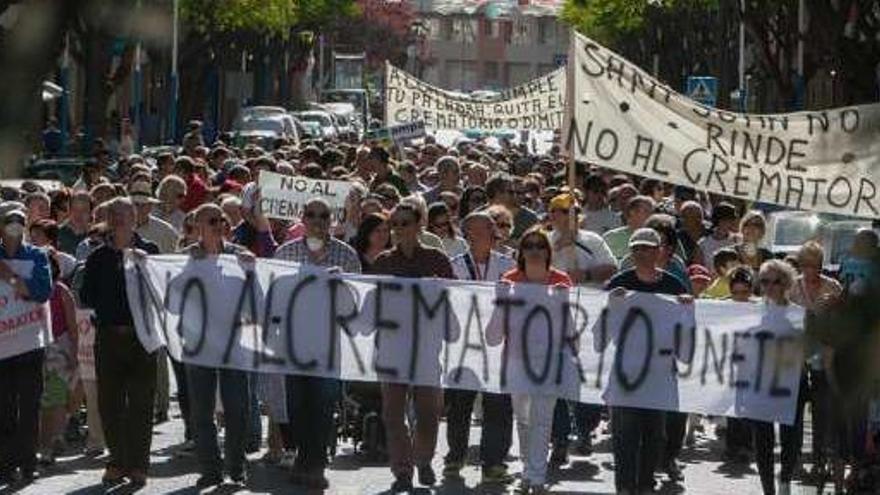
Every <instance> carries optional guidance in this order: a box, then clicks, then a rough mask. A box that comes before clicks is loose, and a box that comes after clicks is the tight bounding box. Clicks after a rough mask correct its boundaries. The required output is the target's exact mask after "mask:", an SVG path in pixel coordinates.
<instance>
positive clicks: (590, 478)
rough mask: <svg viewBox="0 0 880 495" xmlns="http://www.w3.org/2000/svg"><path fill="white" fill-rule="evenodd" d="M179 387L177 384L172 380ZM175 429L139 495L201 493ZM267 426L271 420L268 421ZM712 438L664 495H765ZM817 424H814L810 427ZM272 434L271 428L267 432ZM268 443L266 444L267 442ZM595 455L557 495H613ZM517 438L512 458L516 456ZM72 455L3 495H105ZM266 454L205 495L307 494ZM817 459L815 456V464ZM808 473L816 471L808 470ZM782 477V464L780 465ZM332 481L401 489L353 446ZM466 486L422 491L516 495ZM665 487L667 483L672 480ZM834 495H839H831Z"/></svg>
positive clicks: (602, 456) (603, 441)
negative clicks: (244, 476)
mask: <svg viewBox="0 0 880 495" xmlns="http://www.w3.org/2000/svg"><path fill="white" fill-rule="evenodd" d="M172 387H173V378H172ZM171 416H172V419H171V421H169V422H167V423H164V424H162V425H159V426H157V427H156V428H155V429H154V435H153V448H152V461H151V466H150V479H149V482H148V484H147V486H146V487H145V488H143V489H141V490H139V491H138V492H137V493H139V494H175V495H177V494H197V493H200V492H199V491H198V490H197V489H196V488H195V482H196V479H197V478H198V475H197V474H196V470H197V465H196V460H195V458H194V457H192V456H187V455H184V454H182V452H181V450H180V448H179V444H180V443H181V442H182V440H183V426H182V422H181V420H180V419H179V418H178V413H177V404H176V402H173V403H172V414H171ZM264 419H265V418H264ZM704 424H705V432H704V433H701V434H697V436H696V443H695V445H694V446H693V447H685V449H684V452H683V453H682V457H681V461H682V463H683V466H684V469H683V471H684V475H685V481H684V483H683V484H681V485H674V484H669V483H664V484H663V485H662V488H661V490H660V493H663V494H678V493H693V494H698V495H714V494H719V495H721V494H723V495H734V494H735V495H746V494H760V493H761V490H760V483H759V480H758V473H757V468H756V467H755V465H754V463H752V464H751V466H750V467H749V468H748V469H746V470H743V469H742V468H739V469H736V468H731V467H730V466H728V465H724V464H723V462H722V461H721V452H722V443H721V442H720V441H719V440H718V439H717V437H716V436H715V434H714V426H713V425H712V424H710V423H709V422H708V421H704ZM808 424H809V423H808ZM264 431H265V424H264ZM479 434H480V429H479V427H474V428H472V430H471V441H470V443H471V451H470V454H471V458H472V459H476V457H477V452H478V447H477V445H478V442H479ZM264 443H265V442H264ZM809 446H810V437H809V430H808V431H807V432H806V434H805V438H804V447H805V449H804V450H805V451H806V452H808V451H809ZM594 450H595V452H594V453H593V455H591V456H589V457H580V456H577V455H574V454H572V456H571V459H570V462H569V464H567V465H565V466H563V467H562V468H561V469H559V470H557V471H556V472H555V473H553V474H552V475H551V479H552V480H553V481H554V484H553V485H552V487H551V491H552V492H553V493H559V494H613V493H614V472H613V464H612V460H613V459H612V455H611V442H610V437H609V435H608V431H607V423H603V424H602V425H601V426H600V427H599V429H598V438H597V440H596V441H595V443H594ZM446 451H447V448H446V441H445V424H441V430H440V441H439V445H438V449H437V455H436V456H435V458H434V469H435V470H436V471H437V475H438V478H440V477H441V472H442V469H443V455H444V454H445V453H446ZM517 452H518V448H517V446H516V435H514V446H513V448H512V449H511V453H512V454H513V455H516V454H517ZM72 454H73V453H71V454H70V455H67V456H63V457H60V458H59V459H58V462H57V463H56V464H55V465H54V466H51V467H48V468H44V469H43V470H42V476H41V477H40V478H39V479H38V480H37V482H35V483H34V484H33V485H30V486H27V487H24V488H23V489H20V490H14V489H9V488H5V489H0V495H6V494H12V493H18V494H21V495H49V494H73V495H93V494H101V493H105V491H104V489H103V487H102V486H101V474H102V472H103V462H102V458H98V459H90V458H86V457H84V456H78V455H72ZM264 454H265V445H264V449H263V451H261V452H260V453H257V454H253V455H251V456H249V460H250V480H249V483H248V485H247V487H246V488H244V489H242V488H239V487H236V486H234V485H229V484H227V485H223V486H221V487H218V488H216V489H213V490H206V491H203V492H201V493H211V494H218V495H226V494H232V493H236V494H251V493H253V494H282V493H283V494H300V493H306V492H305V491H301V490H297V489H296V488H294V487H293V486H292V485H291V484H290V483H289V481H288V479H289V474H288V473H287V472H286V471H285V470H283V469H281V468H279V467H277V466H267V465H264V464H263V463H262V462H260V458H261V457H262V456H263V455H264ZM808 457H809V454H807V458H808ZM509 465H510V468H511V473H519V472H520V471H521V469H522V464H521V463H520V462H519V459H518V458H513V459H512V460H511V462H510V463H509ZM807 467H808V466H807ZM777 470H778V462H777ZM327 474H328V478H329V480H330V489H329V490H328V491H327V492H326V493H329V494H339V495H367V494H369V495H373V494H383V493H388V489H389V488H390V486H391V482H392V481H393V479H392V477H391V473H390V471H389V469H388V467H387V466H385V465H377V464H375V463H368V462H366V461H365V460H364V459H362V458H361V457H360V456H359V455H357V454H355V453H354V452H353V450H352V448H351V445H350V444H343V445H341V446H340V448H339V451H338V452H337V456H336V458H335V460H334V461H333V464H332V465H331V466H330V469H329V470H328V472H327ZM462 475H463V477H464V483H463V484H462V483H461V482H451V481H443V480H441V481H440V482H438V485H437V486H436V487H434V488H433V489H427V488H418V487H417V489H416V492H415V493H420V494H424V495H427V494H431V493H434V494H460V493H461V494H468V493H485V494H500V493H508V492H510V491H511V489H510V488H508V489H507V491H505V490H504V489H502V488H500V487H497V486H485V485H480V470H479V468H478V467H477V466H476V465H471V466H468V467H466V468H465V469H464V470H462ZM658 479H659V480H663V481H664V482H666V477H665V475H659V476H658ZM130 492H131V490H130V489H127V488H126V487H125V486H122V487H119V488H117V489H115V490H113V491H112V492H109V493H113V494H127V493H130ZM825 492H826V493H831V492H830V491H829V489H828V488H826V490H825ZM792 493H793V494H796V495H801V494H803V495H815V494H817V491H816V489H815V488H813V487H803V486H800V485H799V484H797V483H795V484H794V485H793V487H792Z"/></svg>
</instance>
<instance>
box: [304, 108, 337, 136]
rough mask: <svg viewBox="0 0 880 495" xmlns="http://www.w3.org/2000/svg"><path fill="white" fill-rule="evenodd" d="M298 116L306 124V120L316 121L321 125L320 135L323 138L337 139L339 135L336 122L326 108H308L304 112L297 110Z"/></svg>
mask: <svg viewBox="0 0 880 495" xmlns="http://www.w3.org/2000/svg"><path fill="white" fill-rule="evenodd" d="M294 115H296V118H298V119H299V120H300V121H301V122H303V124H304V125H305V123H306V122H315V123H317V124H318V125H319V126H320V127H321V135H320V137H321V138H323V139H335V138H336V137H337V136H338V135H339V131H338V129H337V128H336V124H334V123H333V116H332V115H330V112H327V111H325V110H306V111H304V112H296V113H295V114H294Z"/></svg>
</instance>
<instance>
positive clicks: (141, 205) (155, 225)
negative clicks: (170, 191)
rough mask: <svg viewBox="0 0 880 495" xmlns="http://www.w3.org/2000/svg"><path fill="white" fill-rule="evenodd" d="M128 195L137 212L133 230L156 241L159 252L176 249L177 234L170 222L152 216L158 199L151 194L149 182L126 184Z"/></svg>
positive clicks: (174, 250)
mask: <svg viewBox="0 0 880 495" xmlns="http://www.w3.org/2000/svg"><path fill="white" fill-rule="evenodd" d="M128 195H129V197H130V198H131V202H132V203H134V206H135V210H136V212H137V225H136V227H135V231H136V232H137V233H138V235H140V236H141V237H143V238H144V239H147V240H149V241H152V242H154V243H156V245H157V246H158V247H159V254H170V253H174V252H176V251H177V240H178V237H179V234H178V232H177V230H176V229H175V228H174V227H172V226H171V224H170V223H168V222H166V221H164V220H159V219H158V218H156V217H155V216H153V208H155V206H156V205H157V204H159V200H158V199H156V198H155V197H154V196H153V188H152V186H151V185H150V183H149V182H143V181H141V182H135V183H133V184H132V185H130V186H128Z"/></svg>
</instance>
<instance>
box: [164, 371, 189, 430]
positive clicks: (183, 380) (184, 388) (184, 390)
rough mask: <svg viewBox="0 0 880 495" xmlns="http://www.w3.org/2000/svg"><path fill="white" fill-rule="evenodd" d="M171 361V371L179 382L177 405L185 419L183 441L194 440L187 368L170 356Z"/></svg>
mask: <svg viewBox="0 0 880 495" xmlns="http://www.w3.org/2000/svg"><path fill="white" fill-rule="evenodd" d="M168 359H169V361H171V369H172V370H173V371H174V380H175V381H176V382H177V405H178V406H179V407H180V415H181V417H182V418H183V439H184V440H192V439H193V427H192V416H191V415H190V408H189V380H188V379H187V377H186V366H184V364H183V363H181V362H180V361H175V360H174V358H172V357H171V356H168Z"/></svg>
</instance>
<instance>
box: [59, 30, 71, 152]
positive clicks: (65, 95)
mask: <svg viewBox="0 0 880 495" xmlns="http://www.w3.org/2000/svg"><path fill="white" fill-rule="evenodd" d="M60 77H61V89H62V90H63V91H62V92H61V101H59V104H58V113H59V115H58V125H59V128H60V131H61V153H62V154H64V153H65V152H67V136H68V135H69V134H70V122H69V120H68V113H70V96H69V94H70V87H69V85H70V35H69V34H67V35H65V36H64V54H63V55H62V57H61V74H60Z"/></svg>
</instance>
